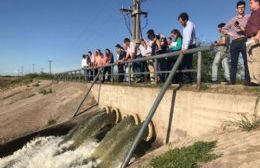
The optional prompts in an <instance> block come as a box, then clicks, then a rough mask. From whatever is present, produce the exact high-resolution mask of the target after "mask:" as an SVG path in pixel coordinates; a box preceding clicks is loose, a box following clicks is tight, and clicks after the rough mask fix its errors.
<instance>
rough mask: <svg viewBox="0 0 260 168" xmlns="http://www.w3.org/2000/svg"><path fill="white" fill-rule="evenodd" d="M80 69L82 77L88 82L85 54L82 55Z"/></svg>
mask: <svg viewBox="0 0 260 168" xmlns="http://www.w3.org/2000/svg"><path fill="white" fill-rule="evenodd" d="M81 68H82V69H83V71H84V77H85V80H86V81H87V80H88V71H87V58H86V55H85V54H83V55H82V60H81Z"/></svg>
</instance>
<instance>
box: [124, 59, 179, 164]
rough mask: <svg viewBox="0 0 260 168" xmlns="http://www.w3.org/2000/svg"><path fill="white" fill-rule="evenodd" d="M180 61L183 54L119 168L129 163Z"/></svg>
mask: <svg viewBox="0 0 260 168" xmlns="http://www.w3.org/2000/svg"><path fill="white" fill-rule="evenodd" d="M182 59H183V54H180V55H179V57H178V59H177V61H176V63H175V64H174V66H173V68H172V70H171V72H170V74H169V76H168V78H167V80H166V82H165V83H164V84H163V86H162V89H161V91H160V93H159V95H158V96H157V97H156V100H155V101H154V103H153V106H152V107H151V110H150V112H149V113H148V115H147V117H146V119H145V121H144V122H143V124H142V127H141V128H140V130H139V132H138V134H137V136H136V138H135V139H134V142H133V144H132V145H131V148H130V150H129V152H128V153H127V155H126V157H125V160H124V162H123V163H122V165H121V168H125V167H126V166H127V164H128V163H129V161H130V159H131V157H132V155H133V153H134V151H135V148H136V147H137V145H138V143H139V142H140V140H141V138H142V136H143V134H144V132H145V130H146V129H147V127H148V125H149V124H150V122H151V120H152V118H153V116H154V114H155V112H156V110H157V108H158V106H159V104H160V102H161V100H162V98H163V96H164V94H165V92H166V90H167V89H168V87H169V85H170V83H171V81H172V78H173V76H174V75H175V73H176V71H177V69H178V67H179V66H180V64H181V62H182Z"/></svg>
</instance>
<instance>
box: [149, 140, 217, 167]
mask: <svg viewBox="0 0 260 168" xmlns="http://www.w3.org/2000/svg"><path fill="white" fill-rule="evenodd" d="M215 147H216V141H212V142H200V141H199V142H196V143H194V144H193V145H192V146H188V147H183V148H176V149H173V150H170V151H168V152H166V153H165V154H163V155H161V156H158V157H156V158H154V159H152V160H151V162H150V166H151V167H153V168H196V167H198V163H201V162H208V161H211V160H214V159H216V158H218V157H219V156H218V155H215V154H212V150H213V148H215Z"/></svg>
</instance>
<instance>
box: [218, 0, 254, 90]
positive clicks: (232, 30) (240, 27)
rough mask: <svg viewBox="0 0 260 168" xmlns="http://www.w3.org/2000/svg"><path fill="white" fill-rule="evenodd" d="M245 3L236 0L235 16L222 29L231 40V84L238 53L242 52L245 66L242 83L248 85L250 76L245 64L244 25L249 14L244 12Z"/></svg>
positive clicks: (235, 69) (235, 70) (233, 78)
mask: <svg viewBox="0 0 260 168" xmlns="http://www.w3.org/2000/svg"><path fill="white" fill-rule="evenodd" d="M245 7H246V3H245V2H244V1H238V2H237V16H235V17H233V18H232V19H231V20H230V21H229V22H228V23H227V24H226V25H225V27H224V28H223V29H222V30H223V33H225V34H228V35H229V36H230V37H231V39H232V41H231V44H230V55H231V70H230V82H231V84H235V83H236V74H237V64H238V58H239V54H240V53H241V54H242V57H243V60H244V68H245V78H244V84H245V85H249V83H250V78H249V72H248V65H247V55H246V44H245V42H246V36H245V27H246V24H247V21H248V18H249V15H246V14H245Z"/></svg>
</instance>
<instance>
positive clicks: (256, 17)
mask: <svg viewBox="0 0 260 168" xmlns="http://www.w3.org/2000/svg"><path fill="white" fill-rule="evenodd" d="M250 8H251V10H252V15H251V16H250V18H249V20H248V22H247V25H246V28H245V31H246V36H247V38H248V40H247V43H246V44H247V45H246V47H247V61H248V69H249V74H250V80H251V83H250V85H251V86H260V43H259V41H260V0H250Z"/></svg>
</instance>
